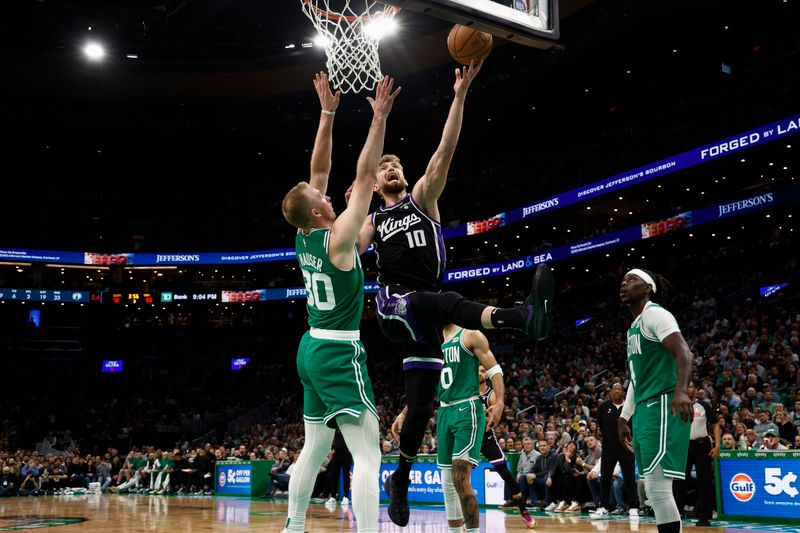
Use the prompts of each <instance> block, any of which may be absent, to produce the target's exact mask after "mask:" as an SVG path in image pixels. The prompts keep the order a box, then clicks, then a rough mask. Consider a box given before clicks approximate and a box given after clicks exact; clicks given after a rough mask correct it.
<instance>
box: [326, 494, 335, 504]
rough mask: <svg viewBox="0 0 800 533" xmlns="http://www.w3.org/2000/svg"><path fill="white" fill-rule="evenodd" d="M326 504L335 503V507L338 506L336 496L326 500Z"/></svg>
mask: <svg viewBox="0 0 800 533" xmlns="http://www.w3.org/2000/svg"><path fill="white" fill-rule="evenodd" d="M325 505H329V506H330V505H333V506H334V507H336V498H334V497H333V496H331V497H330V498H328V501H326V502H325Z"/></svg>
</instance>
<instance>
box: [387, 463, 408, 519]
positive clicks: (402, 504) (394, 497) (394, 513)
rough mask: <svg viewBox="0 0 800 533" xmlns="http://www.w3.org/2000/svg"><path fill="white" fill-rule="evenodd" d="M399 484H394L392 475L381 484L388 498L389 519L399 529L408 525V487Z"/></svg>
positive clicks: (406, 484)
mask: <svg viewBox="0 0 800 533" xmlns="http://www.w3.org/2000/svg"><path fill="white" fill-rule="evenodd" d="M409 484H410V481H409V482H406V483H405V484H404V483H402V482H400V483H396V482H395V479H394V474H392V475H391V476H389V477H387V478H386V481H384V482H383V489H384V490H385V491H386V494H387V495H388V496H389V509H388V512H389V518H390V519H391V520H392V522H394V523H395V524H397V525H398V526H400V527H405V526H407V525H408V485H409Z"/></svg>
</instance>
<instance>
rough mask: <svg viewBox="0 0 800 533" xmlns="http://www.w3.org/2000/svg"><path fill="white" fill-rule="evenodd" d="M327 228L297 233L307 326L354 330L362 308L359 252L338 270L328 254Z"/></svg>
mask: <svg viewBox="0 0 800 533" xmlns="http://www.w3.org/2000/svg"><path fill="white" fill-rule="evenodd" d="M330 234H331V230H330V229H312V230H311V232H310V233H309V234H308V235H306V234H305V233H303V232H302V231H298V232H297V238H296V239H295V245H296V249H297V261H298V262H299V263H300V270H301V271H302V273H303V282H304V283H305V286H306V298H307V301H306V310H307V311H308V325H309V326H311V327H312V328H318V329H332V330H344V331H357V330H358V327H359V325H360V323H361V311H362V310H363V309H364V271H363V270H362V269H361V260H360V259H359V257H358V252H357V251H356V252H354V253H353V256H354V259H353V268H351V269H350V270H347V271H344V270H339V269H338V268H336V267H335V266H333V263H331V260H330V258H329V257H328V240H329V239H330Z"/></svg>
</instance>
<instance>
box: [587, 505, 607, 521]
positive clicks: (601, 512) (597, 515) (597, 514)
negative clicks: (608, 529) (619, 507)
mask: <svg viewBox="0 0 800 533" xmlns="http://www.w3.org/2000/svg"><path fill="white" fill-rule="evenodd" d="M589 518H592V519H594V520H598V519H604V518H608V509H606V508H605V507H598V508H597V509H595V510H594V511H592V512H591V513H589Z"/></svg>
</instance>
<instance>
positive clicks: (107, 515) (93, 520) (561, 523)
mask: <svg viewBox="0 0 800 533" xmlns="http://www.w3.org/2000/svg"><path fill="white" fill-rule="evenodd" d="M307 516H308V518H307V522H306V531H309V532H313V533H317V532H320V533H327V532H334V531H336V532H341V531H356V527H355V520H354V518H353V511H352V507H349V508H342V507H341V506H338V507H336V508H335V509H333V510H329V509H327V508H326V507H325V506H324V505H321V504H312V505H311V506H310V507H309V510H308V515H307ZM534 516H535V518H536V521H537V522H538V527H537V531H540V532H544V531H547V532H550V531H572V532H578V531H585V532H603V533H616V532H622V531H624V532H629V531H639V532H642V533H655V532H656V527H655V524H654V522H653V519H652V518H642V519H641V520H640V521H639V522H638V523H631V522H629V520H628V519H627V517H624V518H620V519H617V518H614V519H611V520H603V521H593V520H589V517H588V515H586V514H580V515H563V514H555V513H549V514H545V513H535V514H534ZM285 519H286V501H285V500H277V501H265V500H250V499H246V498H226V497H211V496H207V497H203V496H199V497H192V496H190V497H179V496H171V497H164V496H138V495H123V496H116V495H86V496H45V497H35V498H33V497H29V498H3V499H0V532H2V531H19V530H27V529H40V528H43V527H56V528H57V531H54V532H53V533H58V532H64V533H69V532H80V533H152V532H154V531H159V532H160V531H165V532H170V533H171V532H178V533H198V532H203V533H204V532H208V531H211V532H241V531H245V530H255V531H261V532H272V531H274V532H279V531H280V530H281V528H283V525H284V521H285ZM691 524H692V522H690V521H686V522H685V524H684V525H685V526H686V527H685V528H684V531H687V532H691V533H706V532H715V533H717V532H721V531H723V529H722V528H724V531H725V532H726V533H728V532H735V531H742V532H744V531H787V532H788V531H798V529H797V526H794V527H788V526H787V527H785V528H782V527H780V526H777V527H776V526H774V525H769V526H764V528H763V529H758V528H759V526H758V525H757V524H745V523H740V522H737V523H726V522H714V524H715V526H718V527H711V528H698V527H694V526H691ZM380 531H382V532H394V533H400V532H404V533H447V531H448V530H447V525H446V520H445V515H444V508H443V507H415V508H412V510H411V522H410V523H409V525H408V527H405V528H400V527H397V526H395V525H394V524H392V523H391V522H390V521H389V518H388V516H387V515H386V509H385V507H382V508H381V523H380ZM481 531H486V532H489V533H511V532H521V531H528V530H527V529H526V528H525V526H524V524H523V522H522V520H521V519H520V518H519V515H517V514H514V513H507V512H504V511H500V510H497V509H486V510H482V512H481Z"/></svg>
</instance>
